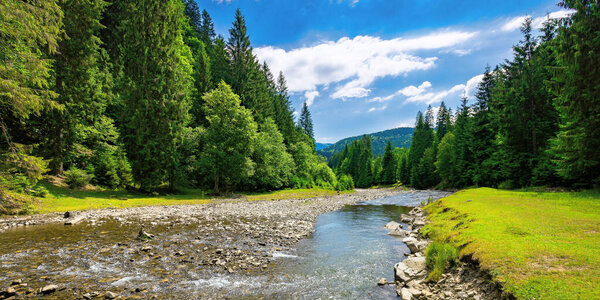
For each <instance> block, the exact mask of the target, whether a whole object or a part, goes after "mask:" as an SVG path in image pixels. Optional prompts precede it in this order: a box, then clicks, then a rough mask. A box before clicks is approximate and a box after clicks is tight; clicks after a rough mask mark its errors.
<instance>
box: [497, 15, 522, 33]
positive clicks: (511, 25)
mask: <svg viewBox="0 0 600 300" xmlns="http://www.w3.org/2000/svg"><path fill="white" fill-rule="evenodd" d="M527 17H528V16H521V17H515V18H512V19H511V20H510V21H508V22H506V24H504V26H502V28H501V29H502V31H514V30H516V29H519V28H521V25H523V22H525V19H527Z"/></svg>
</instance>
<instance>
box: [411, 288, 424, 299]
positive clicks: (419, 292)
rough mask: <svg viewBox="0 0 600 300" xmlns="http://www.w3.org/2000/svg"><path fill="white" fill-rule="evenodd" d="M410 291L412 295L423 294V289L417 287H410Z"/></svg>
mask: <svg viewBox="0 0 600 300" xmlns="http://www.w3.org/2000/svg"><path fill="white" fill-rule="evenodd" d="M408 291H409V292H410V294H411V295H413V296H414V297H417V298H419V296H421V294H422V293H421V291H419V290H417V289H415V288H409V289H408Z"/></svg>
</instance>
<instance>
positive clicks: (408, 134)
mask: <svg viewBox="0 0 600 300" xmlns="http://www.w3.org/2000/svg"><path fill="white" fill-rule="evenodd" d="M413 132H415V129H414V128H405V127H402V128H395V129H390V130H385V131H380V132H376V133H371V134H369V135H370V136H371V140H372V142H373V155H374V156H379V155H383V153H384V152H385V146H386V144H387V142H388V140H390V141H392V145H393V146H394V147H398V148H408V147H410V141H411V139H412V136H413ZM361 137H362V135H360V136H353V137H349V138H345V139H343V140H341V141H339V142H337V143H335V144H333V145H331V146H329V147H327V148H324V149H322V150H318V151H317V152H318V153H319V154H320V155H323V156H325V157H326V158H327V159H329V158H330V157H331V156H332V155H333V154H334V153H336V152H340V151H343V150H344V145H346V144H350V143H352V142H353V141H355V140H358V139H360V138H361ZM317 149H318V148H317Z"/></svg>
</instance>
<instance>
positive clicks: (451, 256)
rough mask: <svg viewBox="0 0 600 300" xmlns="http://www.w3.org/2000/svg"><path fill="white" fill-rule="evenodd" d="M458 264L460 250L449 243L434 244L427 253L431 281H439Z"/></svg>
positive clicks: (426, 259)
mask: <svg viewBox="0 0 600 300" xmlns="http://www.w3.org/2000/svg"><path fill="white" fill-rule="evenodd" d="M457 262H458V249H456V248H455V247H454V246H452V245H450V244H447V243H439V242H432V243H431V244H429V247H427V250H426V251H425V263H426V264H427V268H429V277H428V279H429V280H432V281H438V280H439V279H440V277H441V276H442V274H443V273H444V272H445V271H446V270H447V269H448V268H450V267H452V266H454V265H456V263H457Z"/></svg>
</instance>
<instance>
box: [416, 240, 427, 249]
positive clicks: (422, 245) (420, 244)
mask: <svg viewBox="0 0 600 300" xmlns="http://www.w3.org/2000/svg"><path fill="white" fill-rule="evenodd" d="M427 245H429V242H427V241H420V242H418V243H417V248H419V250H421V251H422V250H425V248H427Z"/></svg>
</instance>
